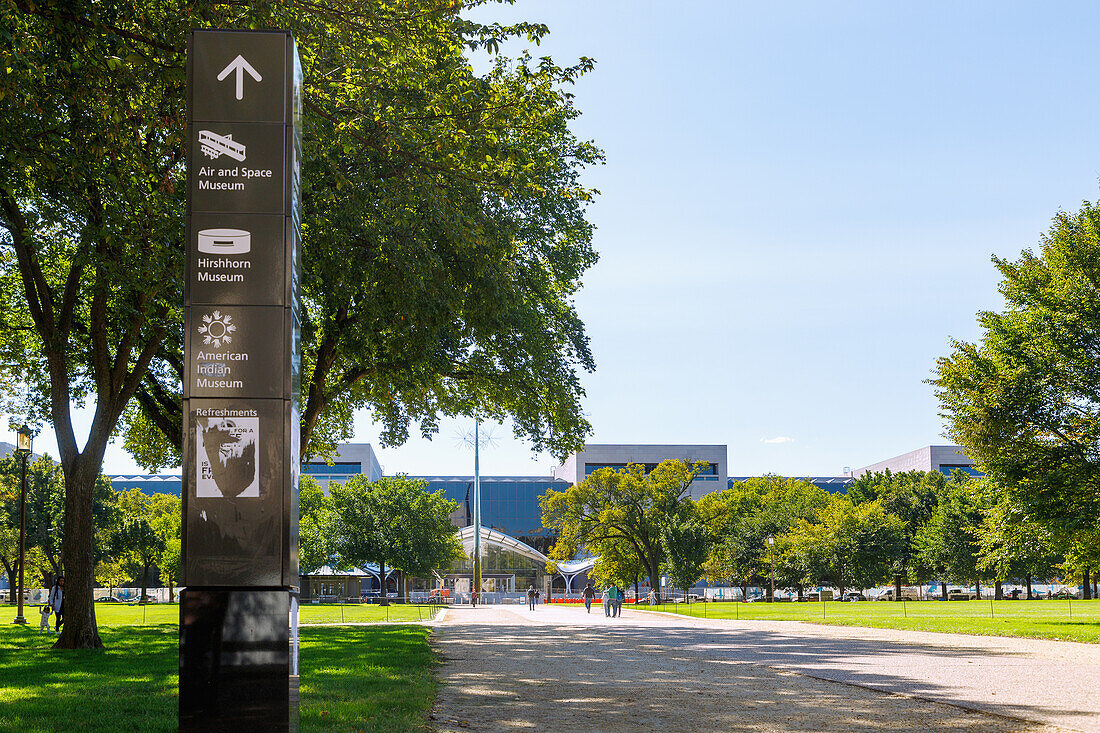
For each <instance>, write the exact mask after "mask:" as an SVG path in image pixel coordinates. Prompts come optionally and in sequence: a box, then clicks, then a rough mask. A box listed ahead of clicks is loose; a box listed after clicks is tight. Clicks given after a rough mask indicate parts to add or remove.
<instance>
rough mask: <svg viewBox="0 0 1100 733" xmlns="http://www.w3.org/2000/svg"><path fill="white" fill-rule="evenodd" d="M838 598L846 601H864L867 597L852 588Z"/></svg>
mask: <svg viewBox="0 0 1100 733" xmlns="http://www.w3.org/2000/svg"><path fill="white" fill-rule="evenodd" d="M840 600H842V601H848V602H855V601H866V600H867V597H866V596H864V595H863V594H862V593H859V592H857V591H854V590H853V591H848V592H847V593H845V594H844V597H843V598H841V599H840Z"/></svg>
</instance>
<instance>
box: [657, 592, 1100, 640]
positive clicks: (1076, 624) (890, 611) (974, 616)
mask: <svg viewBox="0 0 1100 733" xmlns="http://www.w3.org/2000/svg"><path fill="white" fill-rule="evenodd" d="M639 608H646V606H639ZM656 610H660V611H665V612H669V613H679V614H687V615H690V616H706V617H708V618H728V619H743V620H755V619H768V620H779V621H806V622H809V623H817V624H831V625H838V626H872V627H876V628H886V629H911V630H916V631H944V632H952V633H960V634H984V635H991V636H1027V637H1033V638H1038V639H1061V640H1065V641H1081V642H1088V643H1094V644H1095V643H1100V601H988V600H986V601H949V602H946V601H905V602H901V603H897V602H889V601H878V602H875V601H864V602H858V603H840V602H836V601H831V602H825V603H821V602H817V603H730V602H717V603H693V604H690V605H688V604H683V603H668V604H662V605H660V606H658V607H656Z"/></svg>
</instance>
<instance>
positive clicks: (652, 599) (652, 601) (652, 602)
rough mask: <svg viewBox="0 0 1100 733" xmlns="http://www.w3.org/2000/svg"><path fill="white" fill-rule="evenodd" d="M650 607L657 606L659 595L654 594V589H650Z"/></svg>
mask: <svg viewBox="0 0 1100 733" xmlns="http://www.w3.org/2000/svg"><path fill="white" fill-rule="evenodd" d="M649 605H651V606H656V605H657V594H656V593H654V592H653V589H652V588H650V589H649Z"/></svg>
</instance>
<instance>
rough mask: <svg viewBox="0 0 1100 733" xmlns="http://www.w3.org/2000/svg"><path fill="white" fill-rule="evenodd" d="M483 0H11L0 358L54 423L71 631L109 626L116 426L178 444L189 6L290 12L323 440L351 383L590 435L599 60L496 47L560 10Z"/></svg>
mask: <svg viewBox="0 0 1100 733" xmlns="http://www.w3.org/2000/svg"><path fill="white" fill-rule="evenodd" d="M483 4H485V3H484V2H483V0H466V1H462V0H458V1H456V0H428V1H427V2H424V1H418V2H409V1H405V0H402V1H401V2H396V3H392V2H382V0H358V1H356V2H349V3H344V4H343V5H341V6H340V7H339V8H328V7H324V6H321V5H317V4H315V3H307V2H297V1H294V2H285V3H283V2H280V3H275V2H255V3H245V4H233V3H229V4H227V3H216V2H212V1H211V0H202V1H200V2H182V1H181V0H141V1H140V2H130V0H126V1H125V2H124V1H123V0H99V1H97V2H94V3H92V2H77V3H75V4H69V5H65V6H60V5H57V4H52V3H31V2H24V1H23V0H16V2H14V3H10V4H9V5H8V6H7V8H6V9H5V11H4V13H3V14H2V15H0V39H2V40H3V43H0V67H2V68H4V70H5V73H4V74H0V384H6V385H9V386H11V387H12V391H11V392H5V396H4V399H5V400H6V401H7V404H5V405H4V408H5V410H6V411H8V412H16V413H18V414H23V415H26V416H27V417H28V419H29V420H31V421H32V422H39V423H50V424H51V425H52V426H53V429H54V432H55V434H56V436H57V442H58V446H59V451H60V459H61V464H62V467H63V470H64V473H65V478H66V498H65V515H66V522H67V526H68V531H67V532H66V535H65V543H66V544H65V546H64V548H63V553H62V554H63V558H64V559H63V562H64V565H65V570H66V574H67V576H68V580H69V584H68V588H69V594H68V596H67V601H66V603H67V605H68V608H67V613H66V624H65V626H64V632H63V633H62V635H61V637H60V638H59V640H58V642H57V646H59V647H95V646H100V645H101V642H100V639H99V636H98V633H97V631H96V626H95V611H94V606H93V605H92V602H91V587H92V585H93V583H94V572H93V570H94V553H93V547H94V541H93V537H94V535H95V525H94V521H93V516H92V504H93V492H94V483H95V480H96V478H97V477H98V475H99V472H100V467H101V465H102V460H103V453H104V450H105V448H106V446H107V443H108V441H109V440H110V439H111V438H112V436H114V435H116V434H118V433H123V434H124V437H125V443H124V445H125V446H126V448H127V449H128V450H129V451H130V452H131V453H132V454H133V455H134V456H135V458H136V459H137V460H138V461H139V463H141V464H142V465H144V466H146V467H149V468H152V467H158V466H163V465H170V464H178V462H179V460H180V455H179V447H180V439H181V425H182V420H181V414H182V413H181V405H180V399H179V394H180V378H181V374H182V340H183V332H182V322H181V317H182V313H181V311H182V292H183V286H182V283H183V271H182V270H183V253H184V242H183V236H184V226H183V215H184V206H185V188H186V186H185V185H184V177H185V167H184V165H185V162H184V161H185V151H186V141H185V126H184V122H185V117H186V110H185V107H184V93H185V62H186V59H185V48H186V36H187V32H188V30H189V29H191V28H211V27H219V28H241V29H256V28H282V29H287V30H290V31H292V32H293V33H294V34H295V36H296V37H297V39H298V45H299V50H300V53H301V57H302V63H303V70H304V98H305V118H304V121H303V125H304V144H305V157H304V160H303V170H302V176H303V198H302V200H303V219H302V232H303V248H304V271H303V281H302V295H303V303H304V313H303V318H304V322H303V330H302V365H303V393H304V394H303V401H302V402H303V411H302V423H301V426H300V431H301V446H302V449H303V452H304V454H306V455H309V454H315V455H329V454H331V451H332V449H333V447H334V446H335V444H336V443H337V442H339V441H340V440H342V439H344V438H346V437H347V436H348V435H349V431H350V426H351V418H352V414H353V412H354V411H355V410H356V409H360V408H366V409H368V410H370V411H371V412H372V414H373V416H374V417H375V418H376V419H377V420H378V422H380V423H381V424H382V425H383V427H384V431H383V434H382V442H383V443H386V444H394V443H399V442H401V441H402V440H404V439H405V437H406V436H407V434H408V431H409V429H410V425H411V424H412V423H413V422H419V426H420V430H421V431H422V432H423V433H424V434H427V435H430V434H432V433H433V432H434V431H436V430H437V427H438V420H439V418H440V416H445V415H460V414H465V415H468V414H478V415H481V416H483V417H494V418H506V417H507V418H510V419H511V420H512V422H513V424H514V425H515V429H516V431H517V433H518V434H519V435H520V436H521V437H524V438H527V439H529V440H530V442H531V443H532V445H533V446H534V447H535V448H536V449H547V450H550V451H552V452H554V453H557V454H564V453H567V452H568V451H569V450H572V449H574V448H575V447H577V446H579V445H580V444H581V443H583V439H584V435H585V434H586V433H587V432H588V429H589V426H588V424H587V422H586V421H585V420H584V419H583V417H581V410H580V407H579V402H580V399H581V397H582V395H583V390H582V389H581V387H580V382H579V378H578V372H579V371H585V370H591V369H592V368H593V360H592V355H591V352H590V350H589V347H588V341H587V337H586V335H585V334H584V329H583V324H582V323H581V321H580V319H579V317H578V316H577V314H576V311H575V309H574V306H573V300H572V299H573V295H574V293H575V292H576V290H577V288H578V287H579V286H580V277H581V275H582V274H583V272H584V271H585V270H586V269H587V268H588V267H590V266H591V265H592V264H593V263H594V262H595V259H596V256H595V254H594V252H593V251H592V248H591V234H592V227H591V225H590V224H589V223H588V222H587V220H586V218H585V207H586V205H587V202H588V201H589V200H591V198H592V196H593V194H594V192H593V191H592V190H590V189H588V188H585V187H584V186H583V185H581V183H580V181H579V175H580V173H581V171H582V170H583V168H584V167H585V166H588V165H591V164H595V163H598V162H599V161H600V159H601V154H600V152H599V150H598V149H597V148H596V147H595V146H593V145H592V144H591V143H588V142H583V141H580V140H578V139H576V138H575V137H574V135H573V134H572V132H571V131H570V128H569V126H570V123H571V121H572V120H573V119H574V118H575V117H576V115H577V114H578V112H577V110H576V109H575V107H574V106H573V98H572V96H571V95H570V94H569V93H568V92H567V91H566V90H567V88H568V86H569V85H570V84H572V83H573V82H574V81H575V80H576V79H577V78H578V77H579V76H580V75H581V74H583V73H584V72H586V71H588V70H589V69H590V68H591V67H592V62H591V60H590V59H586V58H582V59H580V60H579V61H578V62H577V63H576V64H574V65H570V66H558V65H556V64H555V63H554V62H553V61H551V60H550V59H539V60H534V59H531V58H529V57H527V56H523V57H521V58H519V59H516V60H514V61H509V60H506V59H503V58H501V57H500V55H499V49H500V44H501V43H502V42H503V41H504V40H506V39H509V38H517V37H518V38H526V39H529V40H531V41H533V42H538V41H539V40H540V39H541V38H542V37H543V35H544V34H545V33H546V32H547V29H546V27H545V26H542V25H539V24H535V23H518V24H514V25H509V26H501V25H495V24H479V23H475V22H472V21H470V20H469V19H468V18H467V17H466V13H467V11H468V10H469V9H471V8H472V7H475V6H478V5H483ZM473 53H478V54H487V55H488V56H489V58H490V68H489V71H487V72H484V73H479V72H476V71H475V70H474V68H473V66H472V65H471V63H470V61H469V58H468V55H470V54H473ZM86 403H88V404H94V407H95V410H94V413H93V419H92V423H91V427H90V431H89V435H88V439H87V441H85V443H84V444H83V445H80V444H79V441H78V439H77V437H76V432H75V430H74V428H73V419H72V409H73V407H74V406H80V405H83V404H86Z"/></svg>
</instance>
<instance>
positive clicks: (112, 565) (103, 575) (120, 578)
mask: <svg viewBox="0 0 1100 733" xmlns="http://www.w3.org/2000/svg"><path fill="white" fill-rule="evenodd" d="M130 578H131V576H130V574H129V573H128V572H126V569H125V568H124V567H122V563H121V562H119V561H118V560H100V561H99V562H98V563H96V566H95V579H96V582H97V583H98V584H99V585H101V586H104V587H105V588H107V593H108V595H111V596H113V595H114V594H115V588H117V587H118V586H120V585H122V584H123V583H125V582H126V581H127V580H130Z"/></svg>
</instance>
